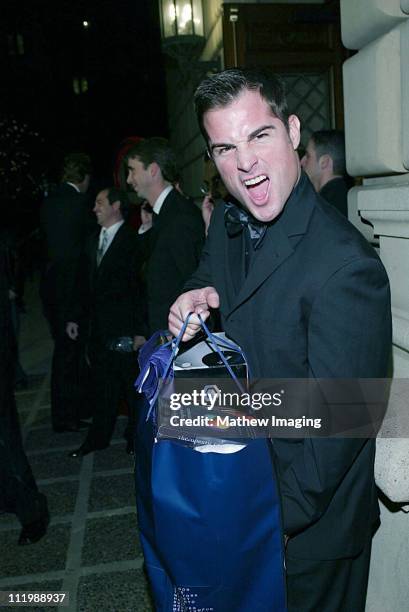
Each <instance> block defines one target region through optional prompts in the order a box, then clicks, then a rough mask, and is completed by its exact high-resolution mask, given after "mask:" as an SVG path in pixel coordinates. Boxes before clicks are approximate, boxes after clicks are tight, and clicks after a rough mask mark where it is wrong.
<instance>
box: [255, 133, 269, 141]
mask: <svg viewBox="0 0 409 612" xmlns="http://www.w3.org/2000/svg"><path fill="white" fill-rule="evenodd" d="M268 136H269V133H268V132H260V134H257V136H256V140H263V138H267V137H268Z"/></svg>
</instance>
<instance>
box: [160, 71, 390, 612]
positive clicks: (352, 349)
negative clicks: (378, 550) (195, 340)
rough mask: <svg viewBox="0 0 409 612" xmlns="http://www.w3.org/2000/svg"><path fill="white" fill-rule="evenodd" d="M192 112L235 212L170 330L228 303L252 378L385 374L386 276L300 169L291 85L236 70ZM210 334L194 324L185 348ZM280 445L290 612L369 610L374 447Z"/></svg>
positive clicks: (217, 79) (216, 231)
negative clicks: (289, 103)
mask: <svg viewBox="0 0 409 612" xmlns="http://www.w3.org/2000/svg"><path fill="white" fill-rule="evenodd" d="M195 102H196V110H197V114H198V119H199V125H200V126H201V130H202V133H203V136H204V138H205V140H206V143H207V146H208V151H209V154H210V156H211V157H212V158H213V160H214V161H215V164H216V166H217V169H218V171H219V173H220V176H221V177H222V179H223V182H224V184H225V185H226V188H227V190H228V192H229V193H230V194H232V195H233V196H234V197H235V198H236V201H235V202H234V203H231V202H229V203H227V204H226V205H225V207H224V210H223V207H216V209H215V211H214V213H213V215H212V218H211V222H210V227H209V233H208V239H207V242H206V245H205V247H204V249H203V254H202V259H201V262H200V265H199V267H198V269H197V271H196V273H195V274H194V275H193V277H192V278H191V279H190V280H189V282H188V283H187V285H186V288H187V289H190V290H189V291H187V292H186V293H184V294H182V295H181V296H180V297H179V298H178V300H177V301H176V302H175V304H173V306H172V308H171V311H170V315H169V329H170V331H171V332H172V333H173V334H175V335H176V334H178V333H179V331H180V329H181V327H182V324H183V321H184V320H185V319H186V317H187V315H188V313H189V312H193V313H196V314H199V313H200V314H201V315H202V316H203V317H207V316H208V315H209V312H210V310H209V309H210V308H212V307H213V308H216V307H218V306H220V313H221V321H222V326H223V329H224V331H225V332H226V334H227V335H228V336H229V337H231V338H232V339H233V340H234V341H235V342H237V343H238V344H239V345H240V346H241V347H242V348H243V350H244V353H245V354H246V356H247V359H248V361H249V366H250V370H251V372H252V374H253V376H254V377H255V378H260V379H274V378H279V379H283V378H284V379H291V378H297V379H327V378H329V379H332V378H341V379H342V378H344V379H355V378H382V377H385V376H386V372H387V364H388V357H389V354H390V348H391V311H390V293H389V283H388V278H387V275H386V272H385V270H384V268H383V266H382V263H381V261H380V260H379V258H378V256H377V254H376V252H375V251H374V249H372V247H371V246H370V245H369V244H368V243H367V242H366V241H365V239H364V238H363V237H362V236H361V234H360V233H359V232H358V231H357V230H356V229H355V228H354V227H353V226H352V225H351V224H350V223H349V222H348V221H347V220H346V219H344V218H343V217H342V216H341V215H339V214H338V213H337V212H336V211H335V210H334V209H333V207H331V206H329V205H328V204H327V202H325V200H324V199H323V198H320V197H319V196H317V195H316V193H315V191H314V189H313V187H312V185H311V183H310V181H309V180H308V178H307V176H306V175H305V174H304V173H302V172H301V169H300V162H299V158H298V154H297V151H296V149H297V147H298V145H299V142H300V122H299V120H298V118H297V117H296V116H295V115H290V114H289V112H288V109H287V102H286V98H285V91H284V86H283V84H282V82H281V80H280V79H279V78H277V77H275V76H274V75H269V74H266V73H264V72H262V71H255V70H239V69H232V70H226V71H224V72H222V73H220V74H217V75H213V76H212V77H209V78H208V79H206V80H205V81H204V82H203V83H202V84H201V85H200V86H199V88H198V90H197V92H196V95H195ZM323 253H324V254H325V256H324V257H323ZM199 328H200V325H199V320H198V319H197V317H195V316H193V317H192V318H191V320H190V322H189V325H188V328H187V330H186V333H185V335H184V339H185V340H188V339H190V338H191V337H192V336H194V335H195V334H196V333H197V331H198V329H199ZM290 389H291V387H290ZM305 400H308V397H306V398H305ZM299 407H300V408H301V409H303V405H302V404H301V405H300V406H299ZM339 409H340V410H342V408H341V407H340V408H339ZM290 416H292V415H290ZM357 416H359V415H357ZM270 443H271V451H272V456H273V457H274V466H273V465H272V470H271V477H272V478H274V477H276V478H277V481H278V485H279V489H280V492H281V502H282V523H283V530H284V534H283V539H284V541H285V543H286V544H287V550H286V570H287V587H288V590H287V596H288V609H289V611H290V612H317V611H322V612H350V611H351V610H354V612H363V611H364V609H365V598H366V586H367V580H368V570H369V559H370V551H371V540H372V535H373V531H374V529H375V528H376V526H377V524H378V521H379V509H378V503H377V494H376V487H375V481H374V456H375V440H374V439H365V438H352V437H350V438H345V439H344V438H342V437H337V438H317V437H310V436H306V437H305V438H299V439H291V440H286V439H284V438H272V439H271V441H270ZM243 486H245V483H243Z"/></svg>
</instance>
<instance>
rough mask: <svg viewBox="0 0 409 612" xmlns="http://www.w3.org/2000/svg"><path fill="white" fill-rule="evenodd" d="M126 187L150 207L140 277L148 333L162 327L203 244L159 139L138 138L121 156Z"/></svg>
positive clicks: (197, 219) (197, 217)
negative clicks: (124, 159)
mask: <svg viewBox="0 0 409 612" xmlns="http://www.w3.org/2000/svg"><path fill="white" fill-rule="evenodd" d="M127 164H128V181H127V182H128V184H129V185H131V187H132V188H133V189H134V190H135V191H136V192H137V194H138V196H140V197H141V198H144V199H145V200H147V201H148V202H149V204H150V205H151V206H152V208H153V227H152V229H151V230H150V231H149V235H147V236H145V237H144V243H145V245H146V248H147V249H148V255H147V262H146V266H145V279H146V286H147V301H148V328H149V333H150V334H151V333H153V332H154V331H156V330H159V329H166V328H167V322H168V312H169V308H170V305H171V304H172V303H173V302H174V300H175V299H176V297H177V296H178V295H179V293H180V292H181V290H182V288H183V285H184V283H185V282H186V281H187V279H188V278H189V276H190V275H191V274H192V272H193V271H194V270H195V269H196V267H197V264H198V262H199V258H200V252H201V249H202V245H203V241H204V225H203V221H202V218H201V214H200V211H199V209H198V208H196V206H195V205H194V204H193V202H192V201H191V200H189V199H187V198H186V197H184V196H183V195H182V194H181V193H180V192H179V191H178V190H177V189H175V188H174V187H173V184H174V183H175V182H176V180H177V176H178V173H177V166H176V159H175V155H174V153H173V151H172V150H171V148H170V147H169V144H168V142H167V140H165V139H164V138H149V139H146V140H142V141H140V142H139V143H137V144H136V145H135V146H134V147H132V148H131V149H130V150H129V151H128V153H127Z"/></svg>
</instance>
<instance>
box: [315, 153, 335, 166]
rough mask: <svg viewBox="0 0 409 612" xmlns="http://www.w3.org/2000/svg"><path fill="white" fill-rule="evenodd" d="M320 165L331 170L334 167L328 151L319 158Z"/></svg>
mask: <svg viewBox="0 0 409 612" xmlns="http://www.w3.org/2000/svg"><path fill="white" fill-rule="evenodd" d="M318 165H319V167H320V169H321V170H330V169H332V158H331V156H330V155H328V153H324V155H321V157H320V158H319V160H318Z"/></svg>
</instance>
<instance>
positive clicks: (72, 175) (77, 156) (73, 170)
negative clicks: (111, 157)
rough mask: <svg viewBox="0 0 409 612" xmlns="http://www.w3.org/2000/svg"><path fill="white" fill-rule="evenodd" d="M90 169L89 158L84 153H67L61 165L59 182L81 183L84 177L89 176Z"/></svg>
mask: <svg viewBox="0 0 409 612" xmlns="http://www.w3.org/2000/svg"><path fill="white" fill-rule="evenodd" d="M91 167H92V166H91V158H90V157H89V155H87V154H86V153H68V155H66V156H65V157H64V161H63V164H62V169H61V180H62V181H68V182H70V183H76V184H77V183H82V181H83V180H84V179H85V177H86V175H87V174H91Z"/></svg>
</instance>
